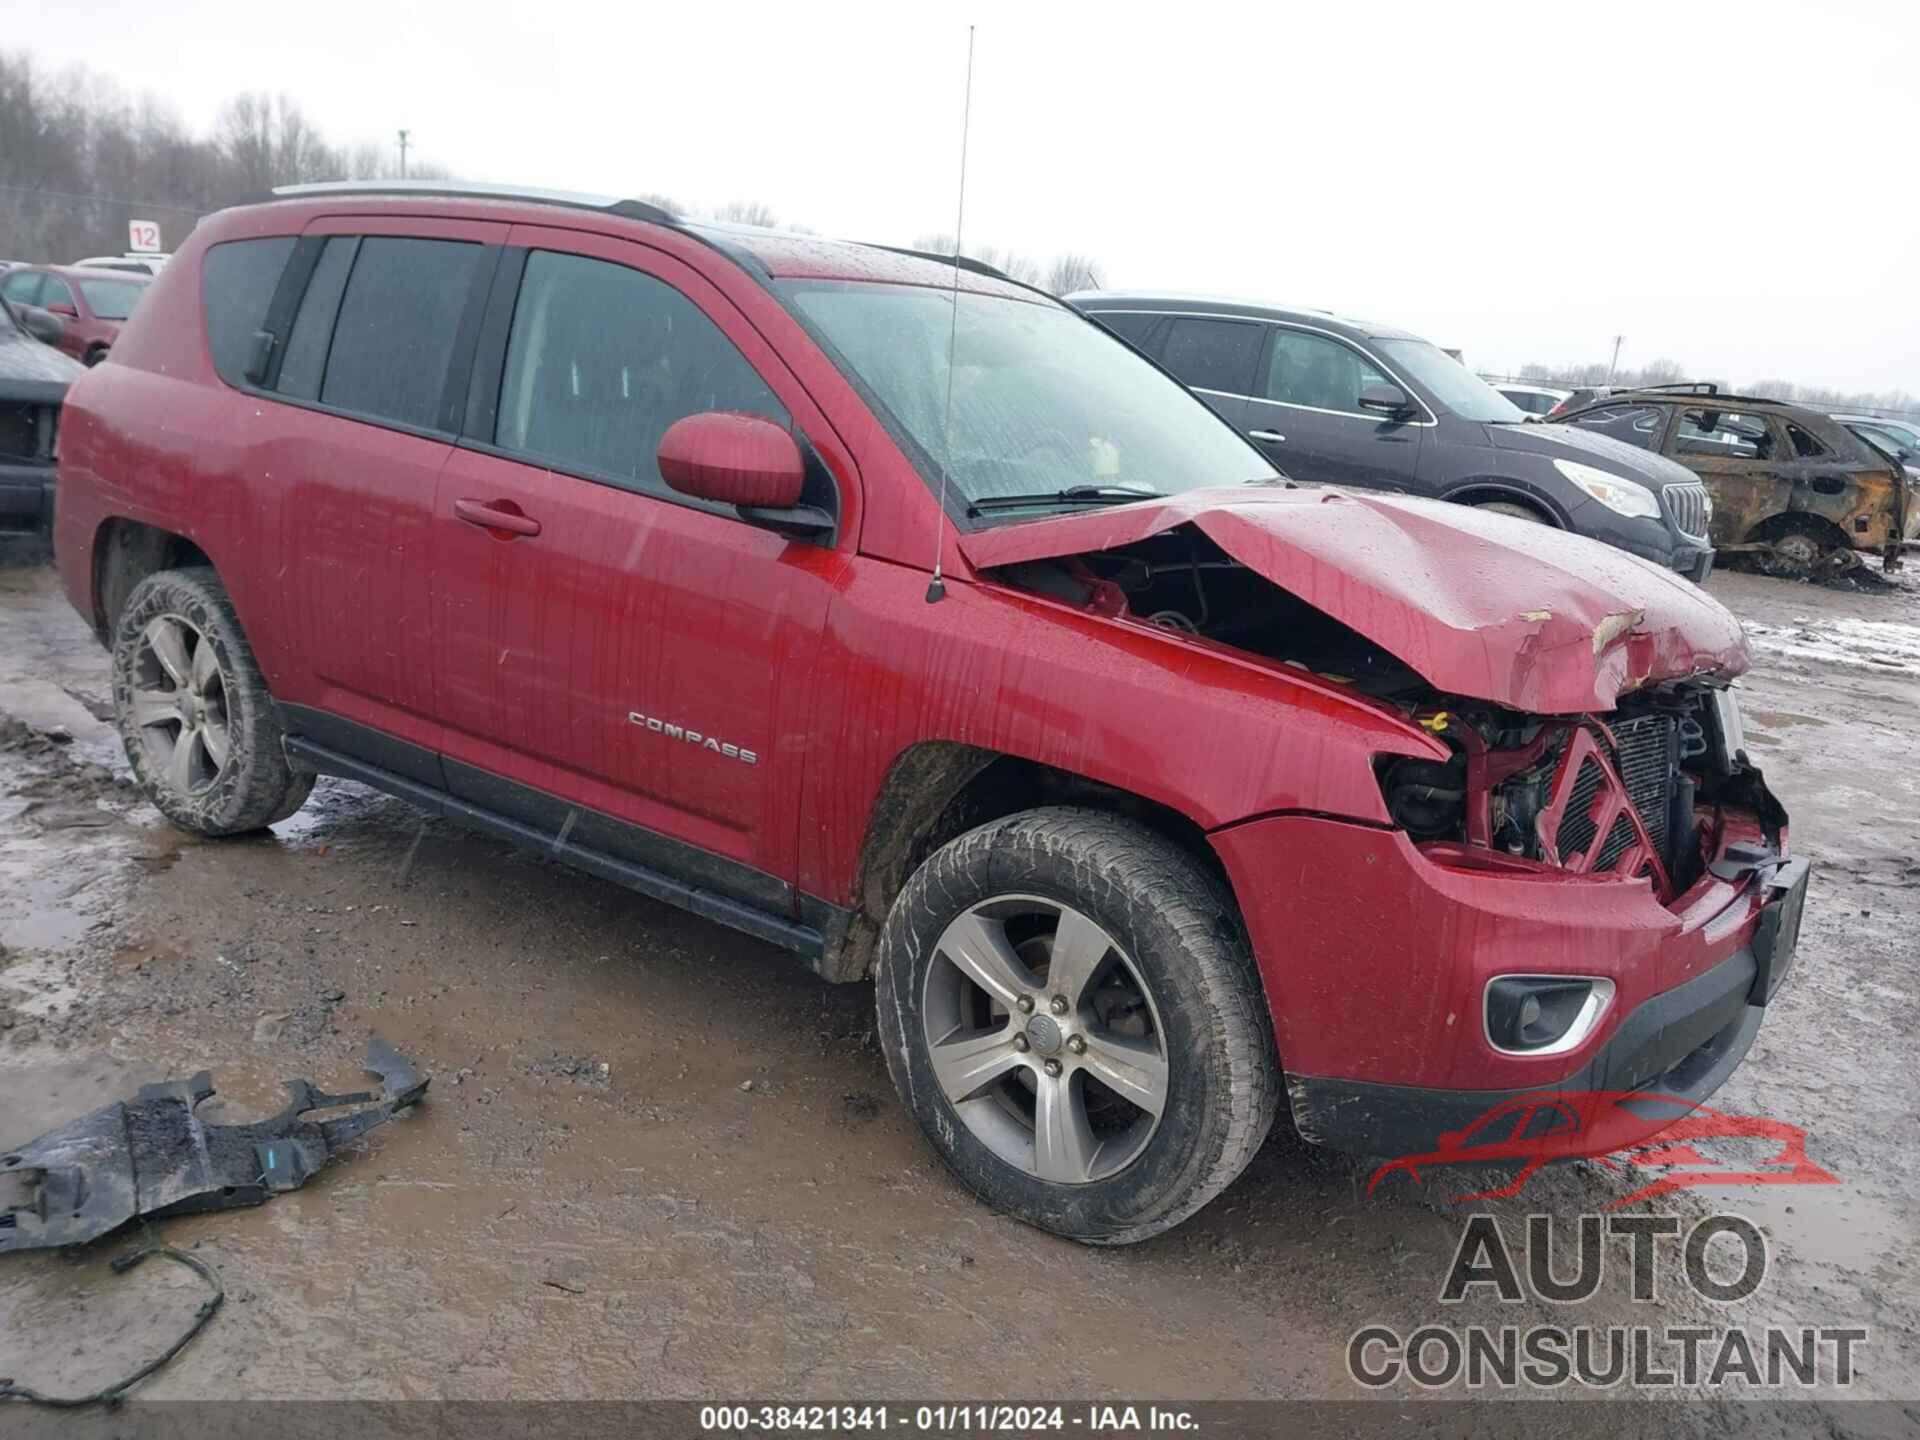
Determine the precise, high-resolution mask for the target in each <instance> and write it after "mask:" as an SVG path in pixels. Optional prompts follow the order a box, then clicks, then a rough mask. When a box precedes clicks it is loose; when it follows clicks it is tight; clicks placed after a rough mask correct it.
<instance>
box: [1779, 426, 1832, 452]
mask: <svg viewBox="0 0 1920 1440" xmlns="http://www.w3.org/2000/svg"><path fill="white" fill-rule="evenodd" d="M1787 439H1789V440H1791V441H1792V442H1793V453H1794V454H1795V455H1796V456H1798V457H1799V458H1800V459H1802V460H1824V459H1825V458H1826V457H1827V453H1828V452H1827V447H1826V446H1824V445H1822V444H1821V443H1820V442H1819V441H1818V440H1816V439H1814V438H1813V436H1811V435H1809V434H1808V433H1807V432H1806V431H1805V430H1803V429H1801V428H1800V427H1799V426H1798V425H1796V424H1794V423H1793V422H1792V421H1791V420H1789V421H1788V422H1787Z"/></svg>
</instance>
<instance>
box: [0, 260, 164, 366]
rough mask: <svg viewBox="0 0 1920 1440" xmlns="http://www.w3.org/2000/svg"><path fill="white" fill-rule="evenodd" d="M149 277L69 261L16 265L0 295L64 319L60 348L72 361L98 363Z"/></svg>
mask: <svg viewBox="0 0 1920 1440" xmlns="http://www.w3.org/2000/svg"><path fill="white" fill-rule="evenodd" d="M152 283H153V282H152V278H151V277H150V276H146V275H133V274H126V273H122V272H120V271H117V270H90V269H86V268H84V267H81V266H71V265H15V266H13V267H12V268H10V269H9V270H8V271H7V272H6V278H5V279H3V280H0V295H5V296H6V297H7V299H9V300H11V301H13V302H14V303H15V304H16V305H38V306H39V307H40V308H41V309H42V310H50V311H52V312H53V313H54V314H55V315H58V316H59V317H60V318H61V319H62V320H64V321H66V322H67V329H66V333H65V334H64V335H62V336H61V337H60V340H59V342H58V343H59V346H60V348H61V349H62V350H64V351H66V352H67V353H68V354H69V355H71V356H73V358H74V359H76V360H79V361H82V362H84V363H86V364H88V365H98V364H99V363H100V362H101V361H102V360H104V359H105V358H106V355H107V350H108V349H109V348H110V347H111V346H112V344H113V342H114V340H115V338H116V337H118V335H119V334H120V326H121V323H122V322H123V321H125V320H126V318H127V317H128V316H129V315H131V314H132V313H133V307H134V306H135V305H136V304H137V303H139V300H140V297H141V295H143V294H144V293H145V292H146V288H147V286H148V285H150V284H152Z"/></svg>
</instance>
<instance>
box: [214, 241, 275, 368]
mask: <svg viewBox="0 0 1920 1440" xmlns="http://www.w3.org/2000/svg"><path fill="white" fill-rule="evenodd" d="M291 254H293V237H292V236H291V235H277V236H274V237H273V238H272V239H267V240H233V241H229V242H228V243H227V244H225V245H216V246H214V247H213V248H212V249H211V250H209V251H207V258H206V262H205V264H204V266H203V267H202V269H201V272H200V289H201V292H202V294H203V295H204V296H205V300H206V307H205V308H206V312H207V348H208V349H209V350H211V351H212V352H213V368H214V369H215V370H217V371H218V372H219V373H220V378H221V379H222V380H224V381H226V382H227V383H228V384H229V385H239V384H241V383H242V382H243V381H244V380H245V378H246V374H245V372H246V368H247V359H248V357H249V356H250V355H251V354H252V352H253V337H254V333H255V332H256V331H258V330H259V329H260V328H261V327H262V326H263V325H265V324H266V323H267V306H269V305H271V304H272V303H273V292H274V289H275V287H276V286H278V285H279V283H280V272H281V271H282V270H284V269H286V268H287V257H288V256H290V255H291Z"/></svg>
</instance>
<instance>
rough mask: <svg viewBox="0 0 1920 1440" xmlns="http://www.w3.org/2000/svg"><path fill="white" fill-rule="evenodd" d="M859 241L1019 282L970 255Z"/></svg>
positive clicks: (894, 251) (877, 248)
mask: <svg viewBox="0 0 1920 1440" xmlns="http://www.w3.org/2000/svg"><path fill="white" fill-rule="evenodd" d="M860 243H861V244H863V245H865V246H867V247H868V248H869V249H872V250H887V251H891V252H892V253H893V254H895V255H911V256H913V257H914V258H915V259H917V260H933V261H936V262H938V263H939V264H941V265H958V266H959V267H960V268H961V269H962V270H967V271H970V272H972V273H973V274H975V275H985V276H986V277H987V278H988V279H990V280H1004V281H1006V282H1007V283H1008V284H1009V285H1018V284H1020V282H1019V281H1018V280H1016V279H1014V278H1013V277H1012V276H1011V275H1009V274H1007V272H1006V271H1004V270H1001V269H999V268H997V267H995V266H992V265H989V264H987V262H986V261H984V260H976V259H974V258H973V257H972V256H971V255H942V254H941V253H940V252H939V251H937V250H915V249H913V248H911V247H910V246H906V245H881V244H877V243H876V242H874V241H872V240H863V241H861V242H860ZM1026 288H1027V289H1029V290H1034V289H1038V288H1039V287H1038V286H1034V285H1029V286H1027V287H1026Z"/></svg>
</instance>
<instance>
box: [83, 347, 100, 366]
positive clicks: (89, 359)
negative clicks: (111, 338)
mask: <svg viewBox="0 0 1920 1440" xmlns="http://www.w3.org/2000/svg"><path fill="white" fill-rule="evenodd" d="M106 358H107V347H106V346H104V345H94V346H91V347H89V348H88V350H87V353H86V354H85V355H83V356H81V357H80V363H81V364H83V365H89V366H91V365H98V364H99V363H100V362H101V361H102V360H104V359H106Z"/></svg>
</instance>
